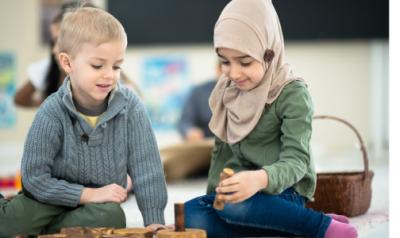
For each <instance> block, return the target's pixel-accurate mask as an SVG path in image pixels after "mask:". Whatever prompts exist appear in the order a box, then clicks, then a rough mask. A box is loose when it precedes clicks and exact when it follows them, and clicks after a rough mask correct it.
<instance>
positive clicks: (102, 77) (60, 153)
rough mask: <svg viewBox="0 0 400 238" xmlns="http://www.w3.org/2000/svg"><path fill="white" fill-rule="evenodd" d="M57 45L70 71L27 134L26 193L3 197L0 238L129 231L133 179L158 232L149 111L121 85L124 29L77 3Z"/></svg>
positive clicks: (160, 180)
mask: <svg viewBox="0 0 400 238" xmlns="http://www.w3.org/2000/svg"><path fill="white" fill-rule="evenodd" d="M58 47H59V50H60V51H59V52H60V53H59V62H60V65H61V66H62V68H63V69H64V70H65V72H66V73H67V77H66V79H65V80H64V83H63V85H62V86H61V87H60V89H59V90H58V91H57V92H56V93H54V94H53V95H51V96H50V97H48V99H47V100H46V101H45V102H44V103H43V105H42V106H41V107H40V109H39V110H38V112H37V114H36V117H35V119H34V121H33V124H32V126H31V128H30V131H29V133H28V137H27V139H26V142H25V148H24V153H23V158H22V166H21V171H22V183H23V193H22V194H19V195H17V196H16V197H15V198H14V199H12V200H10V201H7V200H5V199H0V224H1V226H0V237H9V236H13V235H16V234H29V235H36V234H41V233H54V232H58V230H59V229H60V228H61V227H72V226H91V227H101V226H107V227H125V225H126V224H125V215H124V212H123V210H122V209H121V207H120V205H119V204H120V203H122V202H124V201H125V200H126V199H127V196H128V193H129V192H130V190H131V186H130V185H129V183H130V178H132V180H133V181H134V191H135V195H136V199H137V202H138V205H139V209H140V211H141V213H142V217H143V222H144V225H145V226H147V227H149V228H152V229H153V230H155V229H157V228H158V227H160V226H162V225H161V224H164V214H163V211H164V208H165V205H166V202H167V191H166V185H165V180H164V174H163V169H162V165H161V161H160V157H159V153H158V148H157V144H156V141H155V138H154V135H153V132H152V129H151V126H150V122H149V120H148V117H147V116H146V112H145V109H144V107H143V105H142V103H141V102H140V100H139V99H138V97H137V96H136V95H135V94H134V93H133V92H132V91H130V90H128V89H126V88H122V87H120V86H119V84H118V79H119V77H120V65H121V64H122V61H123V59H124V55H125V50H126V47H127V36H126V33H125V31H124V29H123V27H122V25H121V24H120V23H119V22H118V20H116V19H115V18H114V17H113V16H112V15H110V14H109V13H107V12H105V11H103V10H101V9H96V8H89V7H83V8H79V9H77V10H75V11H73V12H70V13H67V14H66V15H65V18H64V19H63V22H62V25H61V32H60V36H59V39H58ZM127 178H128V179H127ZM125 187H126V188H125Z"/></svg>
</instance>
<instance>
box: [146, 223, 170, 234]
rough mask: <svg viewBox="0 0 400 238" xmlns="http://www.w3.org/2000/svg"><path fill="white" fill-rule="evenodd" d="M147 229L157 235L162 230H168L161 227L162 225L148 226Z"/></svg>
mask: <svg viewBox="0 0 400 238" xmlns="http://www.w3.org/2000/svg"><path fill="white" fill-rule="evenodd" d="M146 228H147V229H151V230H152V231H153V233H157V231H159V230H164V229H168V226H165V225H162V224H150V225H148V226H146Z"/></svg>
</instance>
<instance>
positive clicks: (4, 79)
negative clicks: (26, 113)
mask: <svg viewBox="0 0 400 238" xmlns="http://www.w3.org/2000/svg"><path fill="white" fill-rule="evenodd" d="M14 94H15V58H14V55H13V54H10V53H2V52H0V128H10V127H12V126H14V125H15V107H14V100H13V98H14Z"/></svg>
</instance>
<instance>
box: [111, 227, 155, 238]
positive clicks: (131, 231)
mask: <svg viewBox="0 0 400 238" xmlns="http://www.w3.org/2000/svg"><path fill="white" fill-rule="evenodd" d="M113 234H116V235H127V236H129V237H137V238H153V231H152V230H151V229H146V228H123V229H115V230H114V231H113Z"/></svg>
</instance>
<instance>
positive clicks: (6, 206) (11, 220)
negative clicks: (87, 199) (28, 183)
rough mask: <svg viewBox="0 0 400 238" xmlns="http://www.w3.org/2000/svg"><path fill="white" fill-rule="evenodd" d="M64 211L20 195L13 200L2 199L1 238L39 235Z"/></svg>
mask: <svg viewBox="0 0 400 238" xmlns="http://www.w3.org/2000/svg"><path fill="white" fill-rule="evenodd" d="M63 212H64V209H63V208H61V207H59V206H53V205H47V204H44V203H41V202H38V201H36V200H34V199H31V198H28V197H26V196H25V195H23V194H18V195H17V196H15V197H14V198H12V199H11V200H7V199H4V198H2V199H0V224H1V226H0V237H13V236H15V235H19V234H21V235H39V234H41V232H42V230H43V229H44V227H45V226H46V225H47V224H49V223H50V222H51V220H53V219H54V218H55V217H57V216H58V215H60V214H62V213H63Z"/></svg>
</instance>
